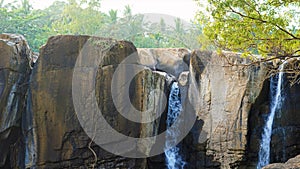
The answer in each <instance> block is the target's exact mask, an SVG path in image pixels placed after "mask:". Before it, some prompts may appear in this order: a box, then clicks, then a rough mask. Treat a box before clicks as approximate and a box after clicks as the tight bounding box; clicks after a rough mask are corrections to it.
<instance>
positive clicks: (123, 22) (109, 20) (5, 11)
mask: <svg viewBox="0 0 300 169" xmlns="http://www.w3.org/2000/svg"><path fill="white" fill-rule="evenodd" d="M4 2H5V1H3V0H0V30H1V31H2V33H18V34H22V35H24V36H25V38H26V39H27V40H28V42H29V45H30V46H31V47H32V48H33V50H34V51H36V52H37V51H38V50H39V48H40V47H41V46H42V45H43V44H45V43H46V41H47V39H48V38H49V37H50V36H53V35H61V34H71V35H95V36H102V37H110V38H115V39H124V40H129V41H132V42H133V43H134V44H135V46H136V47H140V48H172V47H187V48H191V49H192V48H199V47H200V43H199V41H197V38H196V37H198V36H199V35H200V34H201V33H202V31H201V29H199V27H198V26H197V24H193V23H192V22H190V23H189V24H190V26H188V27H187V26H186V25H184V24H183V21H182V20H181V19H179V18H174V19H173V25H172V24H170V23H166V21H165V20H164V19H161V20H160V21H158V22H157V23H156V22H149V21H148V20H147V18H146V16H145V15H143V14H133V13H132V10H131V8H130V7H129V6H125V7H124V10H123V11H118V10H114V9H111V10H110V11H109V12H107V13H105V12H102V11H101V8H100V7H101V0H67V1H55V2H54V3H53V4H52V5H51V6H49V7H48V8H46V9H43V10H37V9H33V8H32V5H31V3H30V0H16V1H14V2H12V3H9V4H4Z"/></svg>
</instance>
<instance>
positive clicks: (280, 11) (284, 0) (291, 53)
mask: <svg viewBox="0 0 300 169" xmlns="http://www.w3.org/2000/svg"><path fill="white" fill-rule="evenodd" d="M196 1H197V2H198V3H199V4H200V3H201V1H200V0H196ZM208 3H209V4H208V6H207V9H206V11H205V12H199V13H198V16H197V18H198V21H199V23H200V24H202V25H203V27H204V28H203V33H204V35H205V36H206V37H207V39H209V43H208V44H205V45H206V46H211V45H212V46H214V47H215V48H217V49H218V50H219V51H221V50H230V51H235V52H241V53H243V56H245V57H248V58H251V59H253V60H259V61H268V60H271V59H275V58H279V59H284V58H291V57H298V56H300V1H299V0H208ZM255 54H256V55H255Z"/></svg>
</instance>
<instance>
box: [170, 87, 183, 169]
mask: <svg viewBox="0 0 300 169" xmlns="http://www.w3.org/2000/svg"><path fill="white" fill-rule="evenodd" d="M181 110H182V105H181V99H180V90H179V87H178V83H177V82H174V83H173V84H172V87H171V92H170V96H169V107H168V115H167V127H168V128H169V127H171V125H172V124H173V123H174V122H175V120H176V119H177V117H178V116H179V114H180V113H181ZM166 135H167V136H166V138H167V139H166V147H170V146H171V145H174V143H175V142H176V141H177V140H176V138H177V136H178V135H179V130H175V131H174V130H167V132H166ZM165 156H166V165H167V167H168V169H183V168H184V166H185V165H186V162H185V161H184V160H183V158H182V156H181V155H180V148H179V146H178V145H177V146H175V147H172V148H170V149H168V150H166V151H165Z"/></svg>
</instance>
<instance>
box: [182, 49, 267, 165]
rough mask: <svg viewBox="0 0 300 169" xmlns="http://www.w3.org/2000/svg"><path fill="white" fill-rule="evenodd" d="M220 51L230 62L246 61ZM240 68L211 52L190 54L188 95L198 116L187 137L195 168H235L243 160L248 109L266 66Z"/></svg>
mask: <svg viewBox="0 0 300 169" xmlns="http://www.w3.org/2000/svg"><path fill="white" fill-rule="evenodd" d="M224 54H225V55H226V57H227V58H229V59H230V60H231V62H233V63H246V60H244V59H241V58H239V55H238V54H235V53H230V52H224ZM241 68H242V67H237V66H231V65H229V64H228V61H227V59H225V57H220V56H219V55H218V54H217V53H215V52H213V53H212V52H200V51H195V52H194V53H193V54H192V56H191V66H190V74H191V77H190V78H192V79H190V81H191V86H194V87H193V88H191V87H190V89H189V92H188V97H189V98H190V100H193V102H194V103H193V105H195V110H196V112H195V113H196V114H197V116H198V118H199V120H198V122H197V124H198V125H197V124H196V125H195V129H193V130H192V136H191V137H193V139H192V140H193V141H191V140H190V141H191V142H192V144H193V148H194V149H195V151H196V152H195V153H194V154H193V155H191V156H194V157H192V159H191V160H192V161H191V163H192V164H191V166H197V167H195V168H235V167H237V166H239V164H240V162H242V161H243V160H244V157H245V155H246V148H247V143H248V142H247V134H248V117H249V112H250V110H251V106H252V104H254V102H255V99H256V98H257V97H258V95H259V94H260V91H261V90H262V86H263V82H264V79H265V76H266V70H265V69H264V67H263V66H252V67H245V68H244V69H241ZM197 131H198V132H197ZM193 159H194V160H195V161H193ZM197 159H198V161H197ZM200 161H201V162H200Z"/></svg>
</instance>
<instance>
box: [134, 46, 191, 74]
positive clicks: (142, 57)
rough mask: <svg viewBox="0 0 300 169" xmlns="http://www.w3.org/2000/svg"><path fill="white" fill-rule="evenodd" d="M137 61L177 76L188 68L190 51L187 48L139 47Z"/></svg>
mask: <svg viewBox="0 0 300 169" xmlns="http://www.w3.org/2000/svg"><path fill="white" fill-rule="evenodd" d="M138 53H139V59H138V63H139V64H141V65H145V66H147V67H150V68H152V69H156V70H160V71H164V72H167V73H168V74H170V75H173V76H175V77H176V78H178V77H179V75H180V73H182V72H183V71H188V69H189V66H188V65H189V57H190V52H189V51H188V50H187V49H181V48H174V49H146V48H139V49H138Z"/></svg>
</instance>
